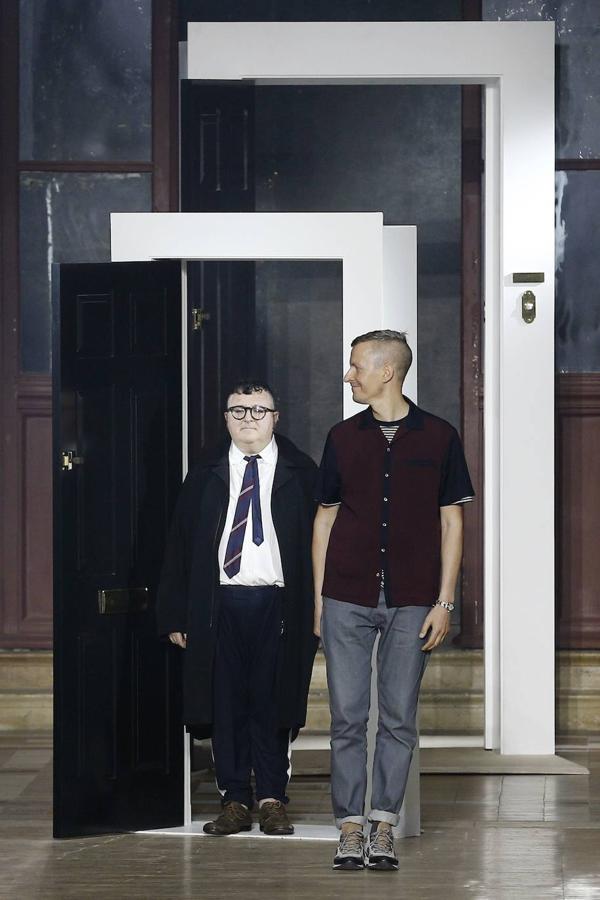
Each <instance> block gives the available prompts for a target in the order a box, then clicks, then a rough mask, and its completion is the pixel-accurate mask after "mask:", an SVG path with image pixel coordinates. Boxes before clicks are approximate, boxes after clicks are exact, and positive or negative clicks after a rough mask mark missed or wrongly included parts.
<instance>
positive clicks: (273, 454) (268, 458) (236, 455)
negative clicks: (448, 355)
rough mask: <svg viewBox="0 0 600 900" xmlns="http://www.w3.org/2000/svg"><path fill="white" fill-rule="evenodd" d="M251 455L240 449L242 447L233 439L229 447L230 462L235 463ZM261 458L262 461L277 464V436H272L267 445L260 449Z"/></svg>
mask: <svg viewBox="0 0 600 900" xmlns="http://www.w3.org/2000/svg"><path fill="white" fill-rule="evenodd" d="M245 456H250V454H249V453H246V452H245V451H244V450H240V448H239V447H238V446H237V444H235V443H234V442H233V441H232V442H231V445H230V447H229V462H230V463H232V464H233V465H235V464H236V463H237V464H238V465H239V463H242V462H244V457H245ZM260 459H261V462H265V463H268V464H269V465H271V466H272V465H275V463H276V462H277V443H276V441H275V436H273V437H272V438H271V440H270V441H269V443H268V444H267V446H266V447H264V448H263V449H262V450H261V451H260Z"/></svg>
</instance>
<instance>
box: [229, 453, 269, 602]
mask: <svg viewBox="0 0 600 900" xmlns="http://www.w3.org/2000/svg"><path fill="white" fill-rule="evenodd" d="M277 454H278V450H277V443H276V442H275V438H271V443H270V444H267V446H266V447H265V448H264V450H261V451H260V459H259V460H258V480H259V484H260V508H261V514H262V526H263V537H264V540H263V542H262V544H261V545H260V546H257V545H256V544H255V543H254V541H253V540H252V506H251V507H250V514H249V516H248V521H247V522H246V531H245V533H244V543H243V545H242V559H241V564H240V571H239V572H238V573H237V574H236V575H234V576H233V578H228V576H227V575H226V574H225V570H224V569H223V563H224V562H225V550H226V549H227V542H228V540H229V535H230V534H231V526H232V524H233V517H234V515H235V510H236V506H237V502H238V499H239V496H240V491H241V489H242V481H243V479H244V472H245V471H246V466H247V462H246V460H245V459H244V456H250V455H254V454H250V453H244V452H243V451H242V450H240V449H239V447H236V445H235V444H234V443H233V441H232V442H231V447H230V448H229V506H228V507H227V517H226V519H225V527H224V528H223V535H222V537H221V542H220V544H219V580H220V583H221V584H229V585H235V584H237V585H244V586H245V587H259V586H264V585H278V586H279V587H283V586H284V582H283V568H282V566H281V554H280V552H279V543H278V541H277V535H276V534H275V527H274V525H273V516H272V513H271V493H272V490H273V478H274V477H275V466H276V465H277Z"/></svg>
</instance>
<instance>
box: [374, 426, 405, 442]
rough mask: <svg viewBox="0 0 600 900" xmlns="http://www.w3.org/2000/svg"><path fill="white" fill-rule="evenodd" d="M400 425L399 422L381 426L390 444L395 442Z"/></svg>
mask: <svg viewBox="0 0 600 900" xmlns="http://www.w3.org/2000/svg"><path fill="white" fill-rule="evenodd" d="M399 425H400V423H399V422H385V424H383V425H380V426H379V427H380V428H381V430H382V431H383V433H384V435H385V436H386V438H387V439H388V441H389V442H390V444H391V443H392V441H393V440H394V437H395V435H396V432H397V431H398V427H399Z"/></svg>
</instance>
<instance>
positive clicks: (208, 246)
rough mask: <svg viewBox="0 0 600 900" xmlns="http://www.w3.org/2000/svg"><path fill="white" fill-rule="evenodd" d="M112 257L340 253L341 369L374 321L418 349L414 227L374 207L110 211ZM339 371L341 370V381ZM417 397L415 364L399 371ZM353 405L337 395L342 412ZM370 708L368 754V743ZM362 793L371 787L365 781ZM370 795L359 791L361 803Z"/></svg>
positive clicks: (416, 818)
mask: <svg viewBox="0 0 600 900" xmlns="http://www.w3.org/2000/svg"><path fill="white" fill-rule="evenodd" d="M111 258H112V261H113V262H131V261H143V260H152V259H179V260H181V261H182V263H183V264H184V272H185V262H186V261H189V260H194V259H202V260H258V259H260V260H265V259H280V260H317V259H318V260H339V261H341V263H342V303H343V307H342V308H343V313H342V321H343V328H342V335H341V336H340V337H341V340H342V348H343V359H344V368H345V367H346V362H347V358H348V355H349V350H350V342H351V340H352V339H353V338H354V337H355V336H356V335H357V334H361V333H364V332H366V331H370V330H372V329H374V328H392V329H395V330H399V331H407V332H408V333H409V336H410V340H411V343H412V345H413V350H414V354H415V361H416V348H417V230H416V227H415V226H411V225H408V226H407V225H403V226H390V227H388V226H384V225H383V215H382V213H113V214H112V215H111ZM187 316H188V313H187V298H186V291H185V278H184V290H183V291H182V347H183V355H184V358H183V364H182V373H183V385H182V396H183V398H186V397H187V340H186V336H187ZM342 374H343V372H340V379H341V377H342ZM406 392H407V394H408V395H409V396H410V397H411V398H412V399H414V400H415V401H416V400H417V366H416V364H415V365H413V366H412V367H411V370H410V372H409V373H408V376H407V379H406ZM361 409H362V407H361V406H359V405H358V404H355V403H354V402H353V400H352V397H351V395H350V392H346V393H345V394H344V409H343V412H344V416H346V417H347V416H350V415H354V414H355V413H356V412H358V411H359V410H361ZM182 411H183V417H182V418H183V436H182V438H183V439H182V446H183V454H184V458H183V473H184V475H185V473H186V472H187V446H188V439H187V438H188V435H187V403H186V401H185V399H184V402H183V406H182ZM374 713H376V709H374V708H373V706H372V716H371V726H370V732H369V733H370V740H369V753H370V756H371V757H372V754H373V749H374V735H375V729H374V727H373V722H374V719H375V718H376V716H375V715H374ZM185 747H186V760H185V769H184V770H185V773H186V783H185V785H184V810H185V823H184V825H183V826H182V827H181V828H172V829H166V830H165V832H164V833H168V834H191V833H196V834H198V833H199V834H201V833H202V829H201V823H193V822H192V814H191V784H190V780H189V774H190V760H189V743H188V742H187V741H185ZM369 792H370V788H369ZM368 800H369V798H367V801H368ZM419 833H420V797H419V754H418V749H417V751H416V753H415V754H414V757H413V763H412V765H411V770H410V775H409V784H408V787H407V792H406V800H405V803H404V806H403V808H402V811H401V818H400V823H399V828H398V829H397V836H398V837H410V836H414V835H418V834H419ZM296 837H298V838H300V839H302V838H310V839H319V838H320V839H325V840H336V839H337V829H335V828H333V826H331V827H317V826H298V827H297V828H296Z"/></svg>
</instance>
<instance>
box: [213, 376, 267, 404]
mask: <svg viewBox="0 0 600 900" xmlns="http://www.w3.org/2000/svg"><path fill="white" fill-rule="evenodd" d="M261 391H265V392H267V393H269V394H270V395H271V397H272V398H273V406H274V407H275V408H277V397H276V396H275V392H274V391H273V388H272V387H271V386H270V385H268V384H267V382H266V381H262V380H261V379H260V378H240V379H239V380H238V381H235V382H234V383H233V384H232V385H231V388H230V390H229V391H227V393H226V394H225V406H227V400H228V399H229V397H231V395H232V394H259V393H260V392H261Z"/></svg>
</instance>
